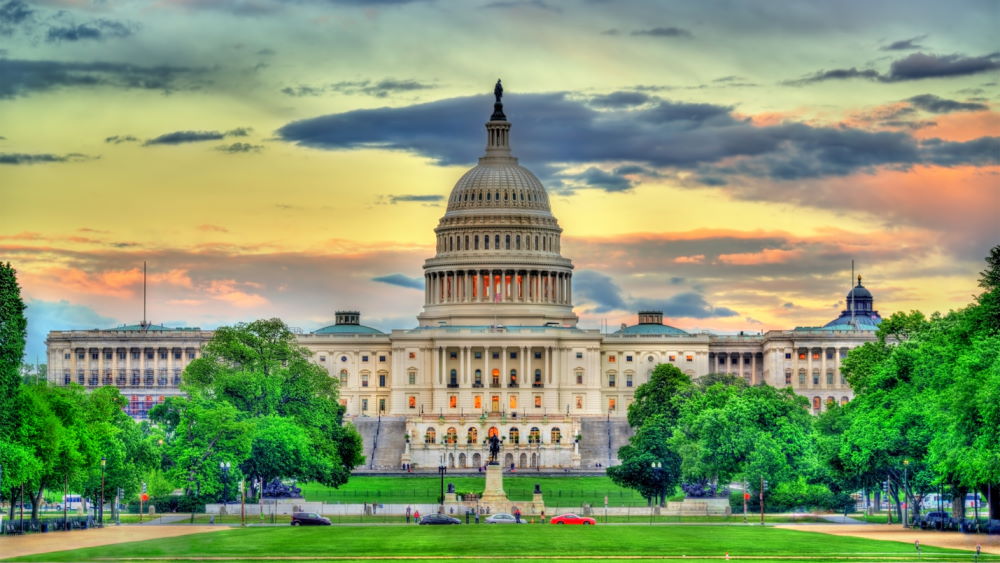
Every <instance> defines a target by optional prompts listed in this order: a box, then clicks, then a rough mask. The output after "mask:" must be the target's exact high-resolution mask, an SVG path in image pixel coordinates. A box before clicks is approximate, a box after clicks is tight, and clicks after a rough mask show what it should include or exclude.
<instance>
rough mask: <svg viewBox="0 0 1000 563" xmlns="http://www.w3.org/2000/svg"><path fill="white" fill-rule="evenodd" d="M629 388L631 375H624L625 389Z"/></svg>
mask: <svg viewBox="0 0 1000 563" xmlns="http://www.w3.org/2000/svg"><path fill="white" fill-rule="evenodd" d="M631 386H632V374H631V373H626V374H625V387H631Z"/></svg>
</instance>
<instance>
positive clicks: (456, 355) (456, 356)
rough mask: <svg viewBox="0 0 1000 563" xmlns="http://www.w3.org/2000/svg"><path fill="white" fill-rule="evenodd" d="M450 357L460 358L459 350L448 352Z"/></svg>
mask: <svg viewBox="0 0 1000 563" xmlns="http://www.w3.org/2000/svg"><path fill="white" fill-rule="evenodd" d="M448 357H449V358H451V359H453V360H457V359H458V352H448Z"/></svg>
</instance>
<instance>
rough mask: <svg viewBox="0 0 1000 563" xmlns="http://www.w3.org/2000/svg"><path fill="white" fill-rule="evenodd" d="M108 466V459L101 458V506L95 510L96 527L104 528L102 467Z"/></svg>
mask: <svg viewBox="0 0 1000 563" xmlns="http://www.w3.org/2000/svg"><path fill="white" fill-rule="evenodd" d="M107 464H108V458H106V457H104V456H101V506H100V508H98V509H97V514H98V516H97V521H98V524H97V525H98V527H99V528H103V527H104V467H105V466H106V465H107Z"/></svg>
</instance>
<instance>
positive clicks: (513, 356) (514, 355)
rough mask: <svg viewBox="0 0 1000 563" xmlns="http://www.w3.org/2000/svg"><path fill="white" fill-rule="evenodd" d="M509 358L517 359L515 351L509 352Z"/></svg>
mask: <svg viewBox="0 0 1000 563" xmlns="http://www.w3.org/2000/svg"><path fill="white" fill-rule="evenodd" d="M510 359H512V360H516V359H517V352H511V353H510Z"/></svg>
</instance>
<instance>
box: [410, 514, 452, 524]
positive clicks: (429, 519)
mask: <svg viewBox="0 0 1000 563" xmlns="http://www.w3.org/2000/svg"><path fill="white" fill-rule="evenodd" d="M461 523H462V521H461V520H459V519H458V518H452V517H451V516H448V515H447V514H428V515H427V516H421V517H420V525H421V526H447V525H448V524H461Z"/></svg>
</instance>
